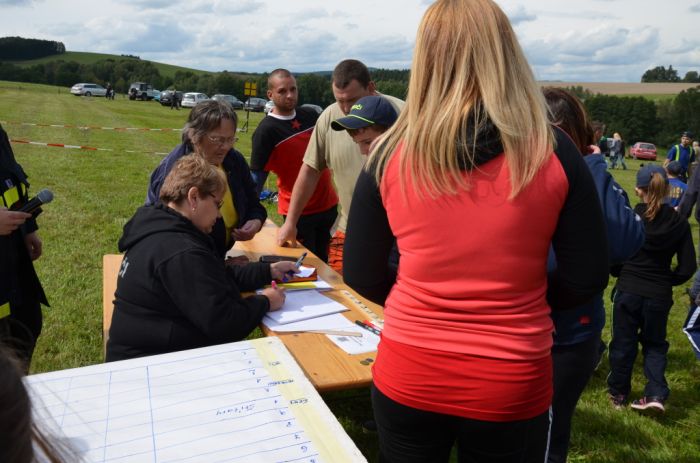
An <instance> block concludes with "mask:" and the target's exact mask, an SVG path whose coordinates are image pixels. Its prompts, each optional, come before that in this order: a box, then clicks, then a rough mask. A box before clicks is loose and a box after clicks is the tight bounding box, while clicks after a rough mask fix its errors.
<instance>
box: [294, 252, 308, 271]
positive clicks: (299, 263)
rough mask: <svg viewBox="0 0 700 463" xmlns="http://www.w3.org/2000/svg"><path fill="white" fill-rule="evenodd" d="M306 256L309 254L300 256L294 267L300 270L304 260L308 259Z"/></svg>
mask: <svg viewBox="0 0 700 463" xmlns="http://www.w3.org/2000/svg"><path fill="white" fill-rule="evenodd" d="M306 254H307V253H306V252H304V253H302V254H301V255H300V256H299V258H298V259H297V261H296V262H295V263H294V266H295V267H296V268H299V267H300V266H301V263H302V262H304V258H305V257H306Z"/></svg>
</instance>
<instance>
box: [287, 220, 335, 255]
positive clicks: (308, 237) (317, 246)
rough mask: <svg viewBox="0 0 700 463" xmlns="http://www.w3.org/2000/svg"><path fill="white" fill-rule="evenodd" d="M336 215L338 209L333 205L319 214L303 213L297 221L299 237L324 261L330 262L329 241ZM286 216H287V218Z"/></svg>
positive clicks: (305, 245)
mask: <svg viewBox="0 0 700 463" xmlns="http://www.w3.org/2000/svg"><path fill="white" fill-rule="evenodd" d="M336 217H338V210H337V208H336V206H333V207H332V208H330V209H328V210H327V211H323V212H319V213H317V214H309V215H302V216H301V217H299V222H297V238H298V239H299V241H300V242H301V243H302V244H303V245H304V247H305V248H306V249H308V250H309V251H311V252H313V253H314V254H316V255H317V256H318V258H319V259H321V260H322V261H323V262H328V243H330V241H331V228H333V224H334V223H335V219H336ZM286 218H287V217H286V216H285V220H286Z"/></svg>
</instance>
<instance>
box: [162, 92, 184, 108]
mask: <svg viewBox="0 0 700 463" xmlns="http://www.w3.org/2000/svg"><path fill="white" fill-rule="evenodd" d="M173 93H175V97H176V98H177V101H178V104H180V102H181V101H182V92H181V91H179V90H176V91H175V92H173V91H172V90H164V91H162V92H160V104H162V105H163V106H170V104H171V101H170V100H171V99H172V97H173Z"/></svg>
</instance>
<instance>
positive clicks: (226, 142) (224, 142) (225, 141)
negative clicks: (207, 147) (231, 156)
mask: <svg viewBox="0 0 700 463" xmlns="http://www.w3.org/2000/svg"><path fill="white" fill-rule="evenodd" d="M207 138H208V139H209V141H210V142H212V143H216V144H217V145H220V146H231V145H233V144H234V143H236V142H237V141H238V137H229V138H224V137H212V136H211V135H207Z"/></svg>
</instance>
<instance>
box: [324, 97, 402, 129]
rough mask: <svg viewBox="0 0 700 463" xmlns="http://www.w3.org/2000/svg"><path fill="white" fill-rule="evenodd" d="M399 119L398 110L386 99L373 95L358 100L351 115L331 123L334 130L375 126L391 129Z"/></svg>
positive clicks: (351, 110)
mask: <svg viewBox="0 0 700 463" xmlns="http://www.w3.org/2000/svg"><path fill="white" fill-rule="evenodd" d="M397 117H398V115H397V114H396V110H395V109H394V107H393V106H392V105H391V103H389V101H388V100H387V99H386V98H382V97H381V96H376V95H371V96H365V97H362V98H360V99H359V100H357V103H355V104H354V105H352V108H351V109H350V113H349V114H348V115H347V116H345V117H341V118H339V119H336V120H334V121H333V122H331V127H333V130H348V129H361V128H363V127H369V126H370V125H374V124H379V125H383V126H384V127H389V126H391V125H392V124H393V123H394V122H396V118H397Z"/></svg>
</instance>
